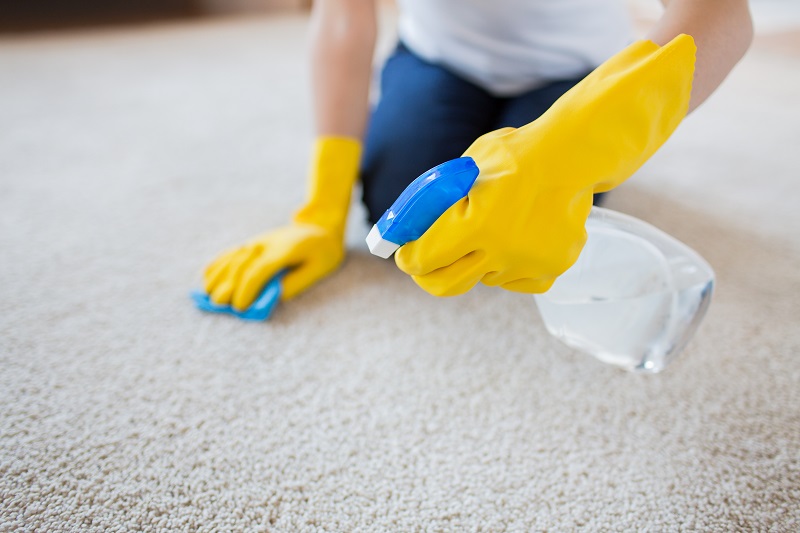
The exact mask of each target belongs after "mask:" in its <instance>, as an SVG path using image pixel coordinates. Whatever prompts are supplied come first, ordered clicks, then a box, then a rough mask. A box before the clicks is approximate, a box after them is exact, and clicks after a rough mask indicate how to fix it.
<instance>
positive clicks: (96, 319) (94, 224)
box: [0, 16, 800, 532]
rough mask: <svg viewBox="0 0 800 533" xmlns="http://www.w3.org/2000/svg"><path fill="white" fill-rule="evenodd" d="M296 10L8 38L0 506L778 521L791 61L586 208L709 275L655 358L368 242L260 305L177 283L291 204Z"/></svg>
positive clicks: (179, 513)
mask: <svg viewBox="0 0 800 533" xmlns="http://www.w3.org/2000/svg"><path fill="white" fill-rule="evenodd" d="M306 24H307V20H306V19H305V18H304V17H302V16H284V17H278V18H271V19H253V20H225V21H220V22H204V23H192V24H186V25H165V26H153V27H144V28H138V29H137V28H130V29H126V30H122V31H96V32H91V33H81V34H57V35H56V34H54V35H49V36H29V37H16V38H5V39H3V40H0V302H2V304H0V305H1V306H2V312H0V407H2V411H1V412H0V531H24V530H27V531H309V532H310V531H538V530H549V531H572V530H587V531H697V530H702V531H776V532H783V531H797V530H798V529H800V298H799V297H798V294H800V273H799V272H798V269H799V267H800V235H799V232H798V230H799V229H800V209H798V207H797V204H798V194H797V193H798V189H799V188H800V185H799V184H798V168H800V149H799V148H800V107H799V106H798V95H800V59H799V58H798V57H796V56H792V55H791V54H777V53H771V52H769V51H764V50H759V48H758V46H756V47H755V49H754V50H753V51H752V53H751V54H750V55H749V56H748V57H747V58H746V60H745V61H744V62H743V63H742V64H741V65H740V66H739V67H738V68H737V70H736V71H735V72H734V74H733V75H732V76H731V78H730V79H729V80H728V81H727V82H726V84H725V85H724V86H723V87H722V89H721V90H720V91H719V93H718V94H717V95H716V97H715V98H713V99H712V100H711V101H709V102H708V103H707V104H706V105H704V106H703V107H701V109H700V110H699V111H698V112H697V113H696V114H695V115H694V116H692V117H690V118H689V119H688V120H687V121H686V122H685V123H684V124H683V125H682V126H681V128H680V130H679V131H678V132H677V134H676V135H675V136H674V138H673V139H672V140H670V142H669V143H668V144H667V145H666V146H665V147H664V149H663V150H662V151H661V152H660V153H659V154H657V156H656V157H655V158H654V159H653V160H652V161H650V162H649V163H648V164H647V165H646V166H645V167H644V168H643V169H642V170H641V171H640V172H639V173H638V175H637V176H635V177H634V178H632V180H631V181H630V182H629V183H628V184H626V185H625V186H623V187H621V188H620V189H619V190H618V191H616V192H615V193H613V194H612V195H611V197H610V199H609V204H608V207H611V208H614V209H618V210H621V211H624V212H627V213H630V214H633V215H634V216H639V217H641V218H644V219H646V220H648V221H649V222H651V223H653V224H655V225H657V226H659V227H661V228H662V229H664V230H666V231H667V232H669V233H672V234H673V235H675V236H677V237H678V238H680V239H681V240H683V241H685V242H687V243H688V244H689V245H691V246H692V247H694V248H696V249H697V250H699V251H700V252H701V253H702V254H703V255H704V256H705V257H706V258H707V259H708V260H709V262H710V263H711V264H712V265H713V266H714V268H715V269H716V272H717V275H718V288H717V292H716V295H715V299H714V302H713V303H712V306H711V309H710V311H709V313H708V316H707V320H706V322H705V323H704V324H703V326H702V327H701V329H700V330H699V332H698V334H697V336H696V337H695V339H694V340H693V342H692V343H691V344H690V345H689V347H688V349H687V350H686V351H685V352H684V354H683V355H682V356H681V357H680V359H678V360H677V361H676V362H675V363H674V364H673V366H671V367H670V368H669V369H668V370H667V371H666V372H665V373H663V374H660V375H657V376H639V375H632V374H627V373H624V372H622V371H619V370H616V369H614V368H610V367H607V366H604V365H603V364H601V363H599V362H597V361H595V360H594V359H592V358H590V357H588V356H584V355H581V354H579V353H576V352H574V351H572V350H570V349H568V348H566V347H564V346H562V345H560V344H559V343H558V342H557V341H555V340H554V339H553V338H551V337H550V336H548V334H547V333H546V331H545V330H544V328H543V326H542V324H541V323H540V320H539V317H538V314H537V311H536V309H535V307H534V303H533V299H532V298H531V297H530V296H526V295H520V294H514V293H509V292H505V291H501V290H492V289H489V288H486V287H478V288H476V289H475V290H473V291H472V292H470V293H469V294H467V295H465V296H463V297H458V298H453V299H436V298H433V297H431V296H428V295H427V294H425V293H424V292H422V291H421V290H419V289H418V288H417V287H416V286H415V285H414V284H413V282H412V281H411V280H410V279H408V278H407V277H406V276H404V275H403V274H402V273H400V272H399V271H398V270H397V269H396V267H395V266H394V264H393V262H391V261H382V260H379V259H377V258H374V257H372V256H370V255H369V254H368V252H367V251H366V246H365V244H364V243H363V239H364V236H365V235H366V232H367V229H368V228H367V227H366V224H365V223H364V221H363V216H364V212H363V210H362V209H361V208H360V207H359V206H356V208H355V209H354V211H353V216H352V219H351V223H350V227H349V230H348V233H349V234H348V241H349V243H350V254H349V256H348V259H347V261H346V263H345V264H344V265H343V267H342V269H341V270H339V271H338V272H337V273H336V274H335V275H334V276H332V277H331V278H329V279H328V280H326V281H325V282H323V283H321V284H320V285H319V286H318V287H316V288H315V289H314V290H313V291H310V292H308V293H306V294H305V295H303V296H301V297H299V298H297V299H296V300H294V301H292V302H290V303H288V304H285V305H283V306H282V307H281V308H280V309H279V310H278V311H277V313H276V314H275V316H274V319H273V320H272V321H271V322H269V323H266V324H253V323H244V322H240V321H237V320H234V319H231V318H230V317H226V316H214V315H205V314H202V313H200V312H198V311H197V310H195V309H194V308H193V306H192V305H191V303H190V300H189V298H188V293H189V290H190V289H191V288H193V287H195V286H197V285H198V284H199V280H200V270H201V268H202V266H203V265H204V263H205V262H207V261H208V260H209V259H211V258H212V257H213V256H214V255H215V254H216V253H217V252H219V251H220V250H221V249H223V248H226V247H228V246H230V245H232V244H235V243H237V242H240V241H242V240H244V239H246V238H248V237H250V236H251V235H253V234H255V233H258V232H260V231H263V230H265V229H266V228H269V227H273V226H276V225H279V224H281V223H283V222H284V221H285V220H286V219H287V217H288V216H289V214H290V213H291V211H292V210H293V209H294V207H295V206H296V205H297V204H298V203H299V202H300V201H301V199H302V197H303V194H304V182H305V178H304V173H305V165H306V158H307V152H308V148H309V143H310V139H311V130H310V124H311V118H310V112H309V109H308V108H307V102H308V101H310V99H309V95H308V90H307V88H306V87H307V72H306V63H305V62H304V59H305V54H306V49H305V44H304V43H305V32H306Z"/></svg>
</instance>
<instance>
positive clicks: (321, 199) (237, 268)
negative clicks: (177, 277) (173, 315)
mask: <svg viewBox="0 0 800 533" xmlns="http://www.w3.org/2000/svg"><path fill="white" fill-rule="evenodd" d="M360 155H361V142H360V141H358V140H356V139H352V138H347V137H321V138H319V139H318V140H317V141H316V143H315V145H314V154H313V156H312V158H311V168H310V171H309V181H310V183H309V198H308V201H307V202H306V204H305V205H304V206H303V207H302V208H301V209H300V210H299V211H298V212H297V213H296V214H295V215H294V217H293V218H292V221H291V223H290V224H289V225H287V226H284V227H282V228H279V229H276V230H273V231H269V232H267V233H265V234H263V235H261V236H259V237H256V238H254V239H252V240H251V241H249V242H248V243H246V244H244V245H243V246H239V247H237V248H234V249H232V250H229V251H227V252H224V253H223V254H221V255H220V256H219V257H217V258H216V259H215V260H214V261H213V262H211V264H209V265H208V267H207V268H206V270H205V274H204V284H205V290H206V292H207V293H208V294H209V296H210V297H211V300H212V301H213V302H214V303H215V304H218V305H227V304H230V305H232V306H233V308H234V309H236V310H238V311H244V310H245V309H247V308H248V307H249V306H250V304H251V303H253V301H254V300H255V299H256V297H257V296H258V294H259V292H260V291H261V290H262V289H263V287H264V286H265V285H266V283H267V282H268V281H269V280H270V279H272V278H273V276H275V275H276V274H277V273H278V272H280V271H282V270H287V273H286V275H285V276H284V278H283V279H282V282H281V285H282V290H281V299H282V300H288V299H290V298H293V297H294V296H296V295H298V294H299V293H301V292H303V291H304V290H306V289H307V288H308V287H310V286H311V285H313V284H314V283H315V282H317V281H318V280H320V279H321V278H323V277H325V276H326V275H328V274H330V273H331V272H333V271H334V270H335V269H336V268H337V267H338V266H339V264H340V263H341V262H342V259H343V258H344V254H345V246H344V230H345V223H346V221H347V213H348V210H349V207H350V194H351V191H352V188H353V184H354V183H355V181H356V177H357V174H358V165H359V159H360Z"/></svg>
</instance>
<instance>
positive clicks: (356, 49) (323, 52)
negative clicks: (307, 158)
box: [311, 0, 377, 139]
mask: <svg viewBox="0 0 800 533" xmlns="http://www.w3.org/2000/svg"><path fill="white" fill-rule="evenodd" d="M376 34H377V21H376V13H375V2H374V0H317V1H316V2H315V3H314V9H313V16H312V42H311V51H312V58H311V64H312V81H313V99H314V117H315V128H316V133H317V135H318V136H342V137H353V138H357V139H361V137H362V136H363V133H364V128H365V126H366V122H367V113H368V111H369V86H370V77H371V74H372V55H373V51H374V49H375V39H376Z"/></svg>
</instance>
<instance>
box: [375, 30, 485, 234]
mask: <svg viewBox="0 0 800 533" xmlns="http://www.w3.org/2000/svg"><path fill="white" fill-rule="evenodd" d="M499 108H500V100H499V99H497V98H495V97H493V96H491V95H490V94H489V93H487V92H486V91H484V90H483V89H481V88H479V87H477V86H475V85H473V84H472V83H469V82H468V81H466V80H463V79H461V78H460V77H458V76H456V75H455V74H453V73H451V72H449V71H447V70H446V69H444V68H442V67H440V66H438V65H433V64H431V63H427V62H425V61H423V60H422V59H420V58H418V57H417V56H415V55H414V54H412V53H411V52H410V51H408V50H407V49H406V48H405V47H404V46H403V45H402V44H401V45H400V46H398V48H397V50H396V51H395V53H394V54H393V55H392V56H391V57H390V58H389V59H388V61H387V62H386V65H385V66H384V68H383V72H382V74H381V97H380V100H379V102H378V105H377V106H376V107H375V109H374V111H373V113H372V116H371V117H370V122H369V125H368V128H367V135H366V139H365V143H364V157H363V160H362V164H361V181H362V184H363V200H364V204H365V205H366V207H367V211H368V214H369V218H370V221H371V222H373V223H374V222H375V221H376V220H377V219H378V218H380V216H381V215H382V214H383V213H384V211H386V209H388V208H389V206H390V205H391V204H392V203H393V202H394V200H395V199H396V198H397V197H398V196H399V195H400V193H401V192H402V191H403V189H405V188H406V186H407V185H408V184H409V183H411V182H412V181H413V180H414V179H415V178H416V177H417V176H419V175H420V174H422V173H423V172H425V171H426V170H428V169H429V168H431V167H434V166H436V165H438V164H439V163H443V162H445V161H447V160H449V159H453V158H456V157H459V156H460V155H461V154H462V153H463V152H464V150H466V149H467V148H468V147H469V145H470V144H472V142H473V141H474V140H475V139H476V138H478V137H479V136H480V135H482V134H484V133H486V132H487V131H490V130H491V126H492V123H493V122H494V120H495V119H496V116H497V112H498V110H499Z"/></svg>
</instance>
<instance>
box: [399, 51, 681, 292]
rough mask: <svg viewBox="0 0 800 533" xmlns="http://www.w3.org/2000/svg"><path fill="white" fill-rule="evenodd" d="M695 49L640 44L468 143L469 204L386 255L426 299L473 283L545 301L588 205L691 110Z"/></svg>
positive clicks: (579, 237) (577, 240) (581, 231)
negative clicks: (522, 121) (542, 296)
mask: <svg viewBox="0 0 800 533" xmlns="http://www.w3.org/2000/svg"><path fill="white" fill-rule="evenodd" d="M694 62H695V46H694V41H693V39H692V38H691V37H689V36H687V35H680V36H678V37H676V38H675V39H673V40H672V41H671V42H669V43H668V44H666V45H664V46H662V47H659V46H658V45H657V44H655V43H653V42H651V41H638V42H635V43H634V44H632V45H630V46H629V47H628V48H626V49H624V50H623V51H621V52H620V53H618V54H617V55H615V56H614V57H612V58H611V59H609V60H608V61H606V62H605V63H604V64H602V65H601V66H600V67H598V68H597V69H596V70H595V71H593V72H592V73H591V74H590V75H589V76H587V77H586V78H585V79H584V80H582V81H581V82H580V83H578V84H577V85H576V86H575V87H573V88H572V89H571V90H569V91H568V92H567V93H566V94H564V95H563V96H562V97H561V98H560V99H559V100H558V101H557V102H556V103H555V104H554V105H553V106H552V107H551V108H550V109H549V110H548V111H546V112H545V113H544V114H543V115H542V116H541V117H540V118H539V119H537V120H535V121H534V122H531V123H530V124H527V125H526V126H523V127H521V128H519V129H514V128H504V129H500V130H497V131H493V132H490V133H488V134H486V135H483V136H482V137H480V138H478V139H477V140H476V141H475V142H474V143H473V145H472V146H471V147H470V148H469V149H467V151H466V152H465V153H464V155H465V156H471V157H472V158H473V159H474V160H475V162H476V163H477V165H478V168H480V175H479V176H478V179H477V181H476V183H475V185H474V186H473V187H472V189H471V191H470V193H469V196H468V197H467V198H465V199H463V200H461V201H460V202H458V203H456V204H455V205H453V206H452V207H451V208H450V209H449V210H448V211H447V212H445V213H444V215H442V217H440V218H439V219H438V220H437V221H436V222H435V223H434V224H433V226H431V228H430V229H429V230H428V231H427V232H425V234H424V235H423V236H422V237H421V238H420V239H419V240H417V241H414V242H410V243H408V244H406V245H405V246H403V247H402V248H401V249H400V250H398V251H397V253H396V254H395V260H396V262H397V265H398V267H399V268H400V269H401V270H403V271H404V272H406V273H407V274H410V275H411V276H412V277H413V279H414V281H415V282H416V283H417V284H418V285H420V286H421V287H422V288H423V289H425V290H426V291H428V292H430V293H431V294H434V295H438V296H452V295H457V294H462V293H464V292H467V291H468V290H469V289H471V288H472V287H473V286H474V285H475V284H476V283H478V282H482V283H484V284H485V285H490V286H501V287H503V288H505V289H508V290H512V291H519V292H528V293H539V292H545V291H547V289H548V288H549V287H550V286H551V285H552V283H553V282H554V281H555V279H556V278H557V277H558V276H559V275H560V274H561V273H563V272H564V271H566V270H567V269H568V268H569V267H570V266H571V265H572V264H573V263H574V262H575V261H576V260H577V258H578V255H579V254H580V251H581V248H582V247H583V244H584V242H585V240H586V230H585V228H584V225H585V222H586V219H587V217H588V215H589V211H590V209H591V207H592V196H593V194H594V193H597V192H605V191H608V190H610V189H612V188H613V187H616V186H617V185H619V184H620V183H622V182H623V181H624V180H626V179H627V178H628V177H630V176H631V175H632V174H633V173H634V172H635V171H636V170H637V169H638V168H639V167H640V166H641V165H642V164H643V163H644V162H645V161H647V159H648V158H649V157H650V156H652V155H653V153H655V151H656V150H657V149H658V148H659V147H660V146H661V145H662V144H663V143H664V142H665V141H666V140H667V138H668V137H669V136H670V135H671V134H672V132H673V131H674V130H675V128H676V127H677V126H678V124H679V123H680V122H681V120H682V119H683V117H684V116H685V115H686V112H687V110H688V106H689V98H690V94H691V88H692V79H693V75H694Z"/></svg>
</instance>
